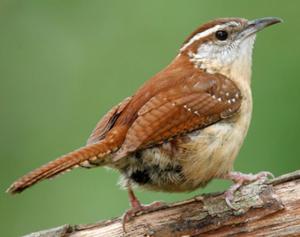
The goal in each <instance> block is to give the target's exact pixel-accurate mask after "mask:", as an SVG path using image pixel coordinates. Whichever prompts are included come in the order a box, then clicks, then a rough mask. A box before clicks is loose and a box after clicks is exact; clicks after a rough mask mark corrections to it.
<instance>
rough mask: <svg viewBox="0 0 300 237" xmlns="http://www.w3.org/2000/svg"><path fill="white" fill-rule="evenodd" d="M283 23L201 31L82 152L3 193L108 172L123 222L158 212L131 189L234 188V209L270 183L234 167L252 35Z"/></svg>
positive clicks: (243, 129) (245, 124)
mask: <svg viewBox="0 0 300 237" xmlns="http://www.w3.org/2000/svg"><path fill="white" fill-rule="evenodd" d="M280 22H282V20H281V19H280V18H277V17H264V18H259V19H255V20H247V19H244V18H235V17H232V18H219V19H215V20H212V21H209V22H207V23H205V24H203V25H201V26H200V27H199V28H197V29H196V30H195V31H194V32H192V33H191V34H190V36H188V37H187V39H186V40H185V41H184V42H183V44H182V45H181V47H180V49H179V51H178V54H177V55H176V57H175V58H174V59H173V60H172V61H171V63H170V64H169V65H168V66H166V67H165V68H164V69H162V70H161V71H160V72H158V73H157V74H156V75H154V76H153V77H152V78H150V79H149V80H148V81H146V82H145V83H144V84H143V85H142V86H141V87H140V88H139V89H138V90H137V91H136V92H135V93H134V94H133V95H132V96H130V97H127V98H125V99H124V100H123V101H122V102H121V103H119V104H118V105H116V106H114V107H113V108H111V110H109V111H108V112H107V113H106V114H105V115H104V116H103V117H102V119H101V120H100V121H99V122H98V124H97V125H96V127H95V128H94V130H93V131H92V133H91V135H90V137H89V138H88V140H87V143H86V145H85V146H83V147H81V148H79V149H77V150H75V151H72V152H70V153H68V154H66V155H63V156H61V157H59V158H57V159H55V160H53V161H51V162H49V163H48V164H45V165H43V166H41V167H40V168H37V169H35V170H33V171H31V172H30V173H28V174H26V175H25V176H23V177H21V178H19V179H18V180H16V181H15V182H14V183H13V184H12V185H11V186H10V187H9V188H8V189H7V192H8V193H11V194H15V193H20V192H22V191H24V190H25V189H27V188H29V187H30V186H32V185H34V184H36V183H37V182H39V181H41V180H45V179H49V178H52V177H55V176H56V175H58V174H61V173H63V172H66V171H68V170H71V169H74V168H77V167H83V168H93V167H100V166H106V167H110V168H113V169H116V170H118V171H119V172H120V174H121V184H122V186H123V187H125V188H126V189H127V190H128V195H129V201H130V204H131V209H130V210H128V211H127V212H126V214H125V217H126V218H125V219H130V217H131V216H134V214H135V213H137V212H138V211H145V210H151V208H155V207H157V206H159V205H161V203H159V202H154V203H152V204H150V205H142V204H141V202H140V201H139V200H138V198H137V197H136V195H135V194H134V191H133V188H135V187H141V188H143V189H146V190H153V191H164V192H170V193H171V192H189V191H193V190H196V189H198V188H200V187H204V186H205V185H207V184H208V183H209V182H210V181H211V180H212V179H214V178H219V179H228V180H231V181H233V185H232V186H231V187H230V188H229V189H228V190H227V191H226V192H225V198H224V199H225V201H226V203H227V204H228V206H230V207H232V208H234V205H233V203H232V201H233V198H234V193H235V191H236V190H238V189H239V188H240V186H241V185H243V184H244V183H247V182H252V181H255V180H257V179H260V178H267V177H268V176H269V175H271V173H270V172H267V171H262V172H260V173H258V174H243V173H241V172H237V171H234V169H233V166H234V161H235V159H236V157H237V155H238V153H239V150H240V148H241V146H242V144H243V142H244V139H245V137H246V134H247V131H248V128H249V124H250V121H251V115H252V93H251V71H252V69H251V68H252V51H253V46H254V42H255V38H256V33H257V32H259V31H261V30H262V29H264V28H266V27H268V26H271V25H274V24H277V23H280Z"/></svg>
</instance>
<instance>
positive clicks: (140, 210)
mask: <svg viewBox="0 0 300 237" xmlns="http://www.w3.org/2000/svg"><path fill="white" fill-rule="evenodd" d="M131 204H133V203H131ZM165 206H167V204H166V203H164V202H153V203H150V204H148V205H142V204H140V202H139V201H137V202H135V203H134V204H133V205H132V208H131V209H129V210H127V211H126V212H125V213H124V215H123V217H122V227H123V231H124V232H126V228H125V225H126V223H127V222H129V221H130V220H132V218H134V217H135V216H137V215H138V214H145V213H149V212H153V211H156V210H158V209H160V208H162V207H165Z"/></svg>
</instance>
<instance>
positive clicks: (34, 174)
mask: <svg viewBox="0 0 300 237" xmlns="http://www.w3.org/2000/svg"><path fill="white" fill-rule="evenodd" d="M111 151H112V149H111V148H110V145H109V144H108V143H107V142H106V141H105V140H102V141H100V142H98V143H94V144H91V145H88V146H86V147H83V148H80V149H78V150H75V151H73V152H70V153H69V154H66V155H64V156H62V157H60V158H58V159H56V160H54V161H51V162H49V163H48V164H45V165H43V166H41V167H40V168H37V169H35V170H33V171H31V172H30V173H28V174H26V175H24V176H23V177H21V178H20V179H18V180H17V181H15V182H14V183H13V184H12V185H11V186H10V187H9V188H8V189H7V191H6V192H9V193H12V194H15V193H20V192H22V191H23V190H24V189H26V188H28V187H30V186H32V185H33V184H35V183H37V182H39V181H41V180H44V179H49V178H52V177H54V176H56V175H58V174H60V173H63V172H65V171H67V170H69V169H72V168H74V167H76V166H77V165H78V164H80V163H81V162H83V161H85V160H88V159H90V158H92V157H97V158H101V157H105V156H106V155H107V154H109V153H110V152H111Z"/></svg>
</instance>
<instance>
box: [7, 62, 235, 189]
mask: <svg viewBox="0 0 300 237" xmlns="http://www.w3.org/2000/svg"><path fill="white" fill-rule="evenodd" d="M182 60H183V61H186V62H182ZM178 64H179V65H182V66H181V67H179V65H178ZM170 82H172V84H173V87H171V88H170V87H169V83H170ZM226 93H229V96H227V97H226V98H225V94H226ZM236 93H238V94H239V93H240V92H239V90H238V88H237V87H236V86H235V84H234V83H233V82H232V81H230V80H229V79H227V78H226V77H224V76H222V75H209V74H207V73H205V72H202V71H199V70H197V69H196V68H194V67H193V65H192V63H191V62H189V61H188V58H187V57H186V58H177V59H176V60H175V61H174V62H172V64H171V65H170V66H169V67H167V68H166V70H165V71H163V72H161V73H159V74H158V75H156V76H155V77H153V78H152V79H151V80H150V81H149V82H147V83H146V84H145V85H144V86H143V87H141V88H140V89H139V90H138V91H137V93H136V94H135V95H134V96H133V97H129V98H126V99H125V100H124V101H123V102H122V103H120V104H119V105H118V106H116V107H114V108H113V109H112V110H111V111H109V112H108V113H107V114H106V115H105V116H104V117H103V119H102V120H101V121H100V122H99V124H97V126H96V128H95V130H94V131H93V133H92V134H91V136H90V138H89V139H88V145H87V146H86V147H83V148H81V149H79V150H76V151H74V152H71V153H69V154H67V155H65V156H62V157H60V158H58V159H56V160H54V161H52V162H50V163H48V164H46V165H44V166H42V167H40V168H38V169H36V170H34V171H32V172H30V173H29V174H27V175H25V176H24V177H21V178H20V179H19V180H17V181H16V182H14V183H13V184H12V186H11V187H10V188H9V189H8V192H11V193H17V192H22V191H23V190H24V189H26V188H28V187H30V186H31V185H33V184H35V183H36V182H38V181H40V180H43V179H47V178H51V177H53V176H55V175H57V174H59V173H61V172H64V171H66V170H68V169H71V168H73V167H75V166H76V165H79V164H80V163H82V162H83V161H85V160H89V159H103V158H104V157H105V156H107V155H108V154H111V152H112V151H115V150H118V151H117V152H114V154H113V155H112V159H113V160H116V159H120V158H123V157H125V156H126V155H128V154H129V153H132V152H134V151H136V150H139V149H143V148H146V147H148V146H150V145H154V144H156V143H158V144H159V143H161V142H164V141H165V140H168V139H172V138H174V137H176V136H177V135H182V134H185V133H187V132H191V131H193V130H195V129H200V128H203V127H205V126H208V125H210V124H212V123H214V122H216V121H218V120H220V119H222V118H226V117H229V116H231V115H232V114H234V113H235V112H236V111H237V110H238V108H239V106H240V102H241V97H239V99H238V100H236V102H235V103H232V104H228V103H226V102H225V101H227V100H228V99H231V98H234V97H235V96H236ZM217 98H222V101H221V102H220V101H218V99H217ZM189 110H190V111H189ZM174 118H176V119H174Z"/></svg>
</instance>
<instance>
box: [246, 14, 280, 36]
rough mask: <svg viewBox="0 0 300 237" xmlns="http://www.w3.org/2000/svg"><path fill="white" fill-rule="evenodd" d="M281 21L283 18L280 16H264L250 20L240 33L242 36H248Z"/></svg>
mask: <svg viewBox="0 0 300 237" xmlns="http://www.w3.org/2000/svg"><path fill="white" fill-rule="evenodd" d="M281 22H283V20H282V19H280V18H278V17H264V18H260V19H255V20H251V21H248V23H247V25H246V27H245V28H244V29H243V30H242V31H241V33H240V38H247V37H249V36H251V35H253V34H255V33H257V32H258V31H261V30H262V29H264V28H266V27H268V26H271V25H274V24H277V23H281Z"/></svg>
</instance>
